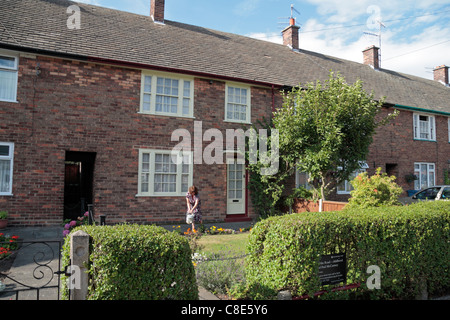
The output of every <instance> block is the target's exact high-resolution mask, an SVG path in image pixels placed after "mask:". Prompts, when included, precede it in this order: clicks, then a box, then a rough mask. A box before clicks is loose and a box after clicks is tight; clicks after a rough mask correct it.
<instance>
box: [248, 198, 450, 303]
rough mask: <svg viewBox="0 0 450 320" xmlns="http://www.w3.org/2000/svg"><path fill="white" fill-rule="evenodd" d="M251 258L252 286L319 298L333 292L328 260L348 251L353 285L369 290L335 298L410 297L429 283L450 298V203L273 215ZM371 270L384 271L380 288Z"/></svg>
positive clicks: (258, 231)
mask: <svg viewBox="0 0 450 320" xmlns="http://www.w3.org/2000/svg"><path fill="white" fill-rule="evenodd" d="M248 252H249V254H250V255H249V257H248V258H247V261H246V262H247V268H246V280H247V286H248V287H252V286H255V285H259V286H263V287H265V288H269V289H272V290H274V291H277V292H278V291H280V290H285V289H288V290H290V291H291V292H292V294H293V295H294V296H301V295H304V294H308V295H309V296H312V295H313V294H314V293H315V292H318V291H320V290H322V289H327V288H328V289H330V287H322V286H321V285H320V280H319V277H318V266H319V259H320V256H321V255H328V254H336V253H346V258H347V284H352V283H360V284H361V287H360V288H359V289H358V290H353V291H352V292H351V293H349V292H345V291H343V292H337V293H334V294H333V298H337V297H340V298H351V299H395V298H399V299H410V298H414V297H415V296H416V295H417V294H419V293H420V288H421V283H422V282H423V281H426V284H427V290H428V293H429V294H430V295H438V294H441V293H445V292H447V293H448V291H449V290H450V202H445V201H433V202H427V203H425V202H423V203H418V204H414V205H410V206H403V207H378V208H368V209H348V210H344V211H340V212H324V213H302V214H293V215H286V216H283V217H272V218H269V219H266V220H264V221H261V222H259V223H258V224H256V225H255V226H254V227H253V229H252V232H251V234H250V237H249V244H248ZM371 265H377V266H379V267H380V269H381V289H380V290H369V289H368V288H367V286H366V282H367V280H368V278H369V276H370V275H371V274H367V273H366V272H367V268H368V267H369V266H371ZM325 297H326V296H325Z"/></svg>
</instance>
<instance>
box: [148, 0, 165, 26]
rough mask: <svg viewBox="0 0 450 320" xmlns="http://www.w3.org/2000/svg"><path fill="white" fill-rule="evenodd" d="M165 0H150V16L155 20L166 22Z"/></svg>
mask: <svg viewBox="0 0 450 320" xmlns="http://www.w3.org/2000/svg"><path fill="white" fill-rule="evenodd" d="M164 2H165V0H150V16H151V17H152V19H153V21H154V22H157V23H164V9H165V8H164V7H165V3H164Z"/></svg>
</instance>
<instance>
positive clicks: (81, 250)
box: [70, 230, 90, 300]
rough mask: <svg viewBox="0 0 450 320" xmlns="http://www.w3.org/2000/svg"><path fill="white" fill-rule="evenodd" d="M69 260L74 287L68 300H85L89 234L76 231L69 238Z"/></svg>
mask: <svg viewBox="0 0 450 320" xmlns="http://www.w3.org/2000/svg"><path fill="white" fill-rule="evenodd" d="M70 237H71V238H70V260H71V266H72V270H71V272H73V273H72V276H71V279H72V278H74V280H75V285H74V286H73V288H71V290H70V300H86V297H87V292H88V281H89V279H88V273H87V271H88V270H87V265H88V262H89V238H90V236H89V234H87V233H86V232H84V231H82V230H78V231H77V232H75V233H73V234H72V235H71V236H70Z"/></svg>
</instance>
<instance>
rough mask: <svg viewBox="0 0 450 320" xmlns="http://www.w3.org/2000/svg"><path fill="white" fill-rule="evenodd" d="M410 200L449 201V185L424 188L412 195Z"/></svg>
mask: <svg viewBox="0 0 450 320" xmlns="http://www.w3.org/2000/svg"><path fill="white" fill-rule="evenodd" d="M411 198H412V200H425V201H426V200H450V185H448V186H434V187H431V188H426V189H424V190H421V191H419V192H417V193H416V194H415V195H413V196H412V197H411Z"/></svg>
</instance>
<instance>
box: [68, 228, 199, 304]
mask: <svg viewBox="0 0 450 320" xmlns="http://www.w3.org/2000/svg"><path fill="white" fill-rule="evenodd" d="M77 230H83V231H85V232H86V233H88V234H89V235H90V236H91V250H90V252H91V254H90V266H89V276H90V284H89V288H88V299H90V300H197V299H198V290H197V284H196V278H195V271H194V266H193V264H192V260H191V254H192V253H191V249H190V247H189V243H188V240H187V239H186V238H184V237H182V236H180V235H179V234H176V233H175V232H169V231H167V230H165V229H163V228H161V227H156V226H138V225H118V226H114V227H109V226H102V227H98V226H97V227H96V226H82V227H79V228H76V229H75V230H74V231H77ZM69 253H70V237H67V238H66V241H65V243H64V247H63V257H62V259H63V263H62V264H63V268H64V267H65V266H66V265H68V263H69ZM62 284H63V298H67V297H68V290H67V287H66V281H65V279H64V277H63V278H62Z"/></svg>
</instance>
